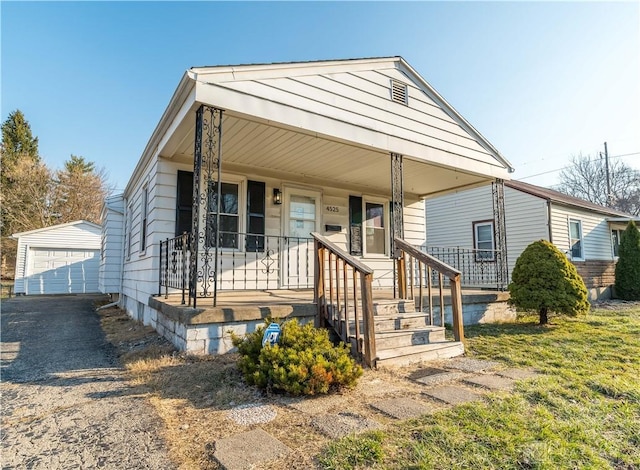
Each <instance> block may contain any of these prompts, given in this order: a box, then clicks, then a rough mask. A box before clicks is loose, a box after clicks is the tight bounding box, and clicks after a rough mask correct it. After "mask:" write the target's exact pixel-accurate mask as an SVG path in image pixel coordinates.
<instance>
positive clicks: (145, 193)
mask: <svg viewBox="0 0 640 470" xmlns="http://www.w3.org/2000/svg"><path fill="white" fill-rule="evenodd" d="M148 206H149V188H148V187H147V186H145V187H144V188H143V189H142V207H141V208H140V214H141V215H140V223H141V225H140V253H144V250H145V249H146V248H147V214H148Z"/></svg>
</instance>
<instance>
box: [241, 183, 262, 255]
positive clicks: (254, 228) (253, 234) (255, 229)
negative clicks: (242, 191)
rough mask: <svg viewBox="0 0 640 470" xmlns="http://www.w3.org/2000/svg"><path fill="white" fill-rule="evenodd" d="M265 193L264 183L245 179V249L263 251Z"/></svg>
mask: <svg viewBox="0 0 640 470" xmlns="http://www.w3.org/2000/svg"><path fill="white" fill-rule="evenodd" d="M265 193H266V190H265V184H264V183H262V182H260V181H247V238H246V240H245V250H246V251H250V252H259V251H260V252H262V251H264V233H265ZM258 235H261V236H258Z"/></svg>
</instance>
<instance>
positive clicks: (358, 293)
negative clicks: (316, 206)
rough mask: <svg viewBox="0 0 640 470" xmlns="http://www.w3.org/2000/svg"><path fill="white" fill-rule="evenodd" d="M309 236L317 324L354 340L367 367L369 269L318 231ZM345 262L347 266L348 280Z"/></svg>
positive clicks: (372, 357)
mask: <svg viewBox="0 0 640 470" xmlns="http://www.w3.org/2000/svg"><path fill="white" fill-rule="evenodd" d="M311 236H312V237H313V239H314V247H315V257H314V259H315V269H314V274H315V282H314V299H315V301H316V305H317V309H318V311H317V324H318V326H323V327H326V326H332V327H333V329H334V330H335V332H336V333H337V334H338V335H339V336H340V338H341V339H342V340H343V341H345V342H347V343H349V342H351V341H352V340H355V344H353V343H351V345H352V348H354V349H355V351H356V352H357V354H358V356H359V357H360V359H361V360H362V362H364V363H365V364H366V365H367V366H369V367H375V363H376V343H375V341H376V339H375V331H374V320H373V292H372V281H373V269H371V268H370V267H369V266H367V265H365V264H364V263H362V262H360V261H359V260H357V259H355V258H354V257H353V256H351V255H350V254H349V253H347V252H346V251H344V250H343V249H341V248H339V247H338V246H337V245H335V244H334V243H332V242H331V241H329V240H328V239H327V238H326V237H324V236H322V235H320V234H319V233H315V232H314V233H312V234H311ZM332 258H335V259H333V260H332ZM332 261H333V262H332ZM347 266H350V267H351V281H352V282H351V283H350V282H349V276H348V273H347V271H348V269H347ZM327 274H328V276H327ZM325 277H326V278H325ZM358 279H359V284H360V285H359V286H358ZM341 283H342V285H341ZM358 287H359V288H358ZM334 294H335V295H334ZM350 316H353V322H354V327H355V328H354V330H355V337H354V336H352V335H351V331H350V318H349V317H350ZM360 320H362V326H363V328H362V330H360Z"/></svg>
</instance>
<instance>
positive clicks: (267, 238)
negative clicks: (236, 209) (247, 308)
mask: <svg viewBox="0 0 640 470" xmlns="http://www.w3.org/2000/svg"><path fill="white" fill-rule="evenodd" d="M210 242H211V243H213V241H212V240H210ZM190 246H191V240H190V235H189V234H186V233H185V234H183V235H180V236H178V237H174V238H167V239H166V240H165V241H161V242H160V273H159V295H162V294H164V295H165V298H166V297H168V296H169V294H170V293H175V291H176V290H178V291H180V292H179V293H180V294H181V296H182V303H183V304H185V303H187V302H188V303H189V305H191V300H192V299H193V298H194V297H197V298H198V299H202V298H213V294H214V292H215V291H224V290H269V289H311V288H312V287H313V266H314V258H313V239H312V238H303V237H285V236H275V235H262V234H253V233H239V232H223V231H220V232H219V247H218V257H217V265H216V266H215V270H213V273H214V274H213V278H212V279H211V282H214V283H216V285H215V290H214V289H213V288H212V287H211V285H208V286H207V288H203V287H201V286H199V285H196V286H191V287H190V286H189V279H190V277H189V269H190V259H191V251H190V250H189V247H190ZM210 250H211V252H213V250H215V248H211V249H210ZM209 259H210V260H213V256H211V255H210V256H209ZM213 264H215V263H213V262H212V265H213ZM212 267H213V266H212ZM198 269H200V268H198ZM187 297H188V298H187Z"/></svg>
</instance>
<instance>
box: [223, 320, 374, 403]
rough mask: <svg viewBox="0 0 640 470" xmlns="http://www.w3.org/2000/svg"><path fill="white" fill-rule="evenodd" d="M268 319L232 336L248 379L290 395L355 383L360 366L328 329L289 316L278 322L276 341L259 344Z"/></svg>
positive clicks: (314, 392) (338, 387) (330, 389)
mask: <svg viewBox="0 0 640 470" xmlns="http://www.w3.org/2000/svg"><path fill="white" fill-rule="evenodd" d="M270 323H271V320H267V325H265V326H264V327H259V328H258V329H256V331H254V332H253V333H249V334H247V335H245V336H244V337H238V336H233V337H232V340H233V344H234V345H235V346H236V347H237V348H238V352H239V353H240V359H239V361H238V366H239V368H240V370H241V371H242V373H243V375H244V378H245V380H246V381H247V383H249V384H250V385H256V386H257V387H258V388H261V389H267V390H273V391H281V392H286V393H289V394H291V395H316V394H326V393H329V392H330V391H335V390H338V389H341V388H345V387H346V388H351V387H353V386H355V384H356V382H357V379H358V378H359V377H360V376H361V375H362V367H360V365H358V364H357V363H356V362H355V361H354V359H353V358H352V357H351V356H350V355H349V348H348V346H347V345H346V344H344V343H340V344H339V345H337V346H335V345H334V344H333V343H332V342H331V340H330V339H329V332H328V331H327V330H324V329H319V328H314V327H313V325H310V324H307V325H304V326H301V325H300V324H299V323H298V321H297V320H291V321H287V322H285V323H283V324H282V325H281V333H280V338H279V341H278V344H275V345H273V346H270V345H266V346H265V347H262V335H263V334H264V330H265V328H266V327H267V326H268V325H269V324H270Z"/></svg>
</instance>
